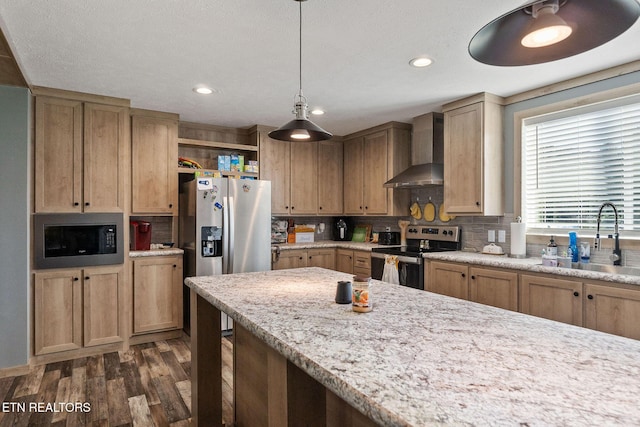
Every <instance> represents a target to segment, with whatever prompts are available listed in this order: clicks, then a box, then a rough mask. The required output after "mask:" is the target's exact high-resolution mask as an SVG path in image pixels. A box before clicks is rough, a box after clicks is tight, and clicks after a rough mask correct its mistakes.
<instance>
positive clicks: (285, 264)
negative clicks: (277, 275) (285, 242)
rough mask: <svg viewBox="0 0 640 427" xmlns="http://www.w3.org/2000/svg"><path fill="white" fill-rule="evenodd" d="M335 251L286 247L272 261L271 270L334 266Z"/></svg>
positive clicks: (330, 249)
mask: <svg viewBox="0 0 640 427" xmlns="http://www.w3.org/2000/svg"><path fill="white" fill-rule="evenodd" d="M335 257H336V251H335V249H333V248H328V249H287V250H284V251H281V252H280V257H279V258H278V260H277V261H276V262H274V263H273V265H272V266H271V268H272V269H273V270H286V269H289V268H301V267H322V268H328V269H329V270H333V269H335V268H336V261H335Z"/></svg>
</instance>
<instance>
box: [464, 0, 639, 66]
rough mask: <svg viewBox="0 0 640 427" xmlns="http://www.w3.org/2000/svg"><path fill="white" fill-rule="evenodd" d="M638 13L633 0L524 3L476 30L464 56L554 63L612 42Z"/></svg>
mask: <svg viewBox="0 0 640 427" xmlns="http://www.w3.org/2000/svg"><path fill="white" fill-rule="evenodd" d="M638 16H640V4H639V3H638V1H637V0H607V1H602V0H545V1H540V0H537V1H529V2H527V3H525V4H524V5H522V6H520V7H519V8H517V9H514V10H512V11H511V12H509V13H507V14H505V15H502V16H501V17H499V18H497V19H495V20H493V21H492V22H490V23H489V24H487V25H485V26H484V27H483V28H482V29H481V30H480V31H478V32H477V33H476V35H474V36H473V38H472V39H471V42H469V54H470V55H471V56H472V57H473V58H474V59H475V60H477V61H479V62H483V63H485V64H489V65H498V66H518V65H532V64H541V63H544V62H550V61H555V60H558V59H562V58H567V57H569V56H573V55H577V54H579V53H582V52H586V51H588V50H590V49H593V48H596V47H598V46H600V45H603V44H604V43H607V42H608V41H610V40H613V39H614V38H616V37H618V36H619V35H620V34H622V33H624V32H625V31H626V30H627V29H629V28H630V27H631V26H632V25H633V24H634V23H635V22H636V20H637V19H638Z"/></svg>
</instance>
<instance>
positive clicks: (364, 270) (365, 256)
mask: <svg viewBox="0 0 640 427" xmlns="http://www.w3.org/2000/svg"><path fill="white" fill-rule="evenodd" d="M353 274H355V275H357V276H362V277H370V276H371V254H370V253H369V252H365V251H353Z"/></svg>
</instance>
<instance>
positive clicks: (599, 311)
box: [583, 283, 640, 340]
mask: <svg viewBox="0 0 640 427" xmlns="http://www.w3.org/2000/svg"><path fill="white" fill-rule="evenodd" d="M583 301H584V305H585V318H584V326H586V327H587V328H590V329H595V330H597V331H602V332H607V333H610V334H615V335H621V336H623V337H627V338H633V339H636V340H638V339H640V290H639V289H626V288H617V287H612V286H603V285H598V284H594V283H585V284H584V300H583Z"/></svg>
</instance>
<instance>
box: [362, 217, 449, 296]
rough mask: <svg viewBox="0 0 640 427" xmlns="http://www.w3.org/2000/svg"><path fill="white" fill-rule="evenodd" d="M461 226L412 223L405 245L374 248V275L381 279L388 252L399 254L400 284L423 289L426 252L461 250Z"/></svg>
mask: <svg viewBox="0 0 640 427" xmlns="http://www.w3.org/2000/svg"><path fill="white" fill-rule="evenodd" d="M461 235H462V229H461V228H460V227H449V226H438V227H434V226H422V225H410V226H409V228H408V229H407V245H406V246H388V247H378V248H373V249H372V250H371V277H372V278H374V279H378V280H380V279H382V273H383V270H384V260H385V256H386V255H396V256H397V257H398V278H399V280H400V284H401V285H403V286H408V287H411V288H416V289H424V258H422V254H423V253H427V252H444V251H456V250H460V242H461Z"/></svg>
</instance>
